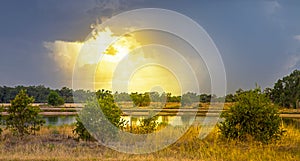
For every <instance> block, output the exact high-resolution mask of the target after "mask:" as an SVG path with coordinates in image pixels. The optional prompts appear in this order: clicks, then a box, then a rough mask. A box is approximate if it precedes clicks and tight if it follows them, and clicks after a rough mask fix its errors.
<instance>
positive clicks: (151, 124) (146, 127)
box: [137, 116, 159, 134]
mask: <svg viewBox="0 0 300 161" xmlns="http://www.w3.org/2000/svg"><path fill="white" fill-rule="evenodd" d="M157 118H158V116H153V117H149V118H145V119H140V120H139V121H140V125H139V126H138V127H137V129H138V131H137V132H138V133H139V134H149V133H152V132H154V131H155V130H156V128H157V126H158V125H159V123H158V122H157V121H156V120H157Z"/></svg>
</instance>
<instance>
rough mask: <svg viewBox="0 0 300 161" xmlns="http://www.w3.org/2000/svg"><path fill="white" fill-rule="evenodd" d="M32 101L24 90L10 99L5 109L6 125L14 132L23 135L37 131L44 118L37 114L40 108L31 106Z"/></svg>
mask: <svg viewBox="0 0 300 161" xmlns="http://www.w3.org/2000/svg"><path fill="white" fill-rule="evenodd" d="M33 102H34V98H33V97H29V96H28V95H27V94H26V91H25V90H21V91H20V93H19V94H18V95H17V96H16V97H15V99H14V100H12V101H11V106H9V107H8V109H7V113H8V116H7V119H6V126H7V128H8V129H10V130H11V131H12V132H14V134H17V135H19V136H23V135H25V134H32V133H35V131H39V130H40V127H41V126H42V125H43V124H44V123H45V120H43V119H42V117H41V116H40V115H39V112H40V108H39V107H34V106H31V104H32V103H33Z"/></svg>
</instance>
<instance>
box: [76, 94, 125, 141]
mask: <svg viewBox="0 0 300 161" xmlns="http://www.w3.org/2000/svg"><path fill="white" fill-rule="evenodd" d="M96 95H97V99H96V98H95V99H90V100H88V101H87V103H86V105H85V107H84V108H83V109H82V110H81V111H80V113H79V115H78V117H77V118H76V123H75V129H74V130H73V133H74V134H76V135H77V136H78V139H82V140H95V139H96V140H98V141H101V142H106V141H111V140H114V139H115V138H116V136H117V134H118V129H121V128H122V127H123V126H124V123H125V122H124V121H123V120H122V119H121V114H122V111H121V109H120V108H118V107H117V105H116V104H115V103H114V99H113V95H112V94H111V92H110V91H105V90H99V91H98V92H97V93H96ZM88 130H89V131H88ZM110 139H111V140H110Z"/></svg>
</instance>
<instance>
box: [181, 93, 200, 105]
mask: <svg viewBox="0 0 300 161" xmlns="http://www.w3.org/2000/svg"><path fill="white" fill-rule="evenodd" d="M195 102H199V97H198V96H197V94H196V93H191V92H187V93H185V94H183V95H182V98H181V105H182V106H191V105H192V104H193V103H195Z"/></svg>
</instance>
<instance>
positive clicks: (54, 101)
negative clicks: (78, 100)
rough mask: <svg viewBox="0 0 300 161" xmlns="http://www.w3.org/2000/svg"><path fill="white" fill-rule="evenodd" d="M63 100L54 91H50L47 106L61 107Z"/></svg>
mask: <svg viewBox="0 0 300 161" xmlns="http://www.w3.org/2000/svg"><path fill="white" fill-rule="evenodd" d="M64 103H65V102H64V99H63V98H62V97H60V96H59V94H58V93H57V92H55V91H51V92H50V94H49V95H48V104H49V105H51V106H58V105H63V104H64Z"/></svg>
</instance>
